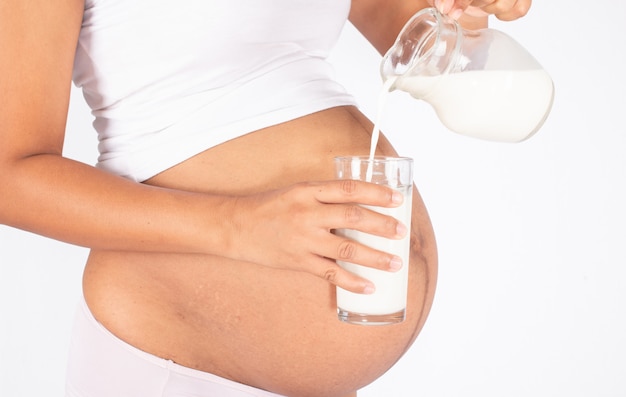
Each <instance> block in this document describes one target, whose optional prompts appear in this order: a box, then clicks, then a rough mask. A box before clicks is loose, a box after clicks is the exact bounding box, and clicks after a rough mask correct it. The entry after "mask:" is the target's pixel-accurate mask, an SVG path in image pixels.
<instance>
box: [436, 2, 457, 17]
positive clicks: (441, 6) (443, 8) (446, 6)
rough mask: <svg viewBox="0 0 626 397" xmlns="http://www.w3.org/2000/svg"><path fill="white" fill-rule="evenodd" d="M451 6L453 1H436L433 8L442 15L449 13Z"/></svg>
mask: <svg viewBox="0 0 626 397" xmlns="http://www.w3.org/2000/svg"><path fill="white" fill-rule="evenodd" d="M452 5H454V2H453V1H446V0H436V1H435V7H436V8H437V10H439V12H440V13H442V14H447V13H449V12H450V10H451V9H452Z"/></svg>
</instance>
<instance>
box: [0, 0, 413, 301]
mask: <svg viewBox="0 0 626 397" xmlns="http://www.w3.org/2000/svg"><path fill="white" fill-rule="evenodd" d="M83 6H84V5H83V2H82V0H59V1H49V0H3V1H2V2H0V71H1V72H0V95H1V97H0V142H1V144H0V223H2V224H7V225H10V226H14V227H17V228H20V229H23V230H28V231H31V232H34V233H37V234H40V235H44V236H48V237H51V238H54V239H57V240H62V241H66V242H69V243H72V244H77V245H82V246H86V247H90V248H97V249H103V250H129V251H154V252H177V253H204V254H213V255H220V256H227V257H230V258H233V259H239V260H246V261H252V262H256V263H259V264H262V265H267V266H274V267H281V268H289V269H294V270H299V271H306V272H309V273H312V274H315V275H317V276H320V277H324V278H326V279H327V280H329V281H330V282H332V283H334V284H337V285H340V286H342V287H343V288H346V289H348V290H351V291H355V292H363V291H364V290H365V289H366V288H367V287H370V286H371V283H369V282H367V281H366V280H363V279H361V278H359V277H357V276H355V275H353V274H351V273H348V272H346V271H345V270H343V269H341V268H340V267H339V266H337V264H336V263H335V261H334V259H343V260H350V261H351V262H354V263H359V264H362V265H366V266H371V267H376V268H380V269H385V270H388V269H390V268H391V262H392V259H395V258H394V257H393V256H392V255H389V254H386V253H382V252H379V251H375V250H372V249H370V248H367V247H365V246H362V245H359V244H357V243H355V242H351V241H347V240H345V239H343V238H340V237H338V236H335V235H334V234H332V233H331V232H330V230H331V229H335V228H353V229H358V230H361V231H363V232H367V233H373V234H378V235H381V236H384V237H389V238H398V237H400V235H402V234H403V229H402V227H399V225H398V223H397V221H396V220H394V219H393V218H391V217H386V216H383V215H381V214H378V213H375V212H373V211H368V210H366V209H364V208H362V207H359V206H356V205H355V204H354V203H361V204H369V205H375V206H396V205H398V204H399V203H398V196H397V195H396V194H394V193H393V191H392V190H391V189H387V188H384V187H382V186H378V185H373V184H365V183H357V182H345V181H330V182H320V183H303V184H299V185H295V186H291V187H289V188H285V189H282V190H280V191H273V192H266V193H263V194H257V195H253V196H243V197H227V196H218V195H208V194H201V193H192V192H184V191H180V190H172V189H164V188H159V187H153V186H147V185H144V184H140V183H135V182H131V181H129V180H126V179H123V178H121V177H118V176H115V175H110V174H108V173H105V172H104V171H101V170H98V169H96V168H94V167H91V166H88V165H85V164H82V163H79V162H76V161H73V160H70V159H67V158H64V157H63V156H62V150H63V139H64V134H65V124H66V118H67V110H68V104H69V97H70V88H71V75H72V67H73V60H74V52H75V49H76V45H77V40H78V35H79V32H80V26H81V21H82V13H83ZM400 200H401V196H400ZM265 225H269V226H268V227H265ZM284 231H289V232H290V234H291V235H292V236H297V238H292V239H291V241H290V244H284V243H281V239H280V238H279V237H278V236H276V234H277V233H284Z"/></svg>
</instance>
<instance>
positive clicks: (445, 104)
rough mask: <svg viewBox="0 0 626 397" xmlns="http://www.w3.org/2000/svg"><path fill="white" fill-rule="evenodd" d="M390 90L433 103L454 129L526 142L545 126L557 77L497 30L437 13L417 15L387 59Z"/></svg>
mask: <svg viewBox="0 0 626 397" xmlns="http://www.w3.org/2000/svg"><path fill="white" fill-rule="evenodd" d="M381 75H382V77H383V79H384V80H385V82H386V83H387V84H386V86H387V87H389V91H393V90H395V89H397V90H401V91H405V92H408V93H409V94H410V95H411V96H413V97H415V98H417V99H421V100H424V101H426V102H428V103H429V104H430V105H432V106H433V108H434V109H435V111H436V113H437V116H438V117H439V119H440V120H441V121H442V123H443V124H444V125H445V126H446V127H447V128H449V129H450V130H452V131H455V132H457V133H460V134H464V135H467V136H472V137H475V138H481V139H486V140H492V141H500V142H519V141H523V140H525V139H527V138H529V137H530V136H532V135H533V134H534V133H535V132H536V131H537V130H539V128H540V127H541V126H542V125H543V123H544V121H545V120H546V118H547V116H548V114H549V113H550V109H551V107H552V101H553V98H554V85H553V83H552V79H551V78H550V75H549V74H548V73H547V72H546V71H545V70H544V69H543V68H542V67H541V65H540V64H539V62H537V60H536V59H535V58H533V56H532V55H530V53H529V52H528V51H526V49H524V48H523V47H522V46H521V45H520V44H519V43H517V42H516V41H515V40H513V39H512V38H511V37H510V36H508V35H506V34H505V33H503V32H500V31H498V30H494V29H481V30H475V31H473V30H464V29H463V28H462V27H461V26H460V25H459V23H458V22H457V21H456V20H454V19H452V18H450V17H448V16H445V15H443V14H441V13H439V11H437V10H436V9H435V8H427V9H424V10H422V11H420V12H418V13H417V14H415V15H414V16H413V17H412V18H411V19H410V20H409V21H408V22H407V23H406V25H405V26H404V28H403V29H402V31H401V32H400V34H399V35H398V38H397V39H396V42H395V44H394V45H393V46H392V47H391V48H390V49H389V51H388V52H387V54H385V56H384V58H383V60H382V62H381Z"/></svg>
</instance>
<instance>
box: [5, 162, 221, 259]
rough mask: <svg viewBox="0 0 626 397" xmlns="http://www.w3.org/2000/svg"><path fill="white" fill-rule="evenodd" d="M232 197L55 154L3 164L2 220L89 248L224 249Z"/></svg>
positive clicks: (178, 250)
mask: <svg viewBox="0 0 626 397" xmlns="http://www.w3.org/2000/svg"><path fill="white" fill-rule="evenodd" d="M226 201H227V200H226V198H225V197H220V196H209V195H203V194H198V193H187V192H183V191H177V190H169V189H163V188H157V187H152V186H147V185H143V184H139V183H135V182H131V181H128V180H125V179H123V178H121V177H117V176H114V175H110V174H108V173H106V172H104V171H102V170H99V169H96V168H94V167H91V166H88V165H86V164H82V163H79V162H76V161H73V160H69V159H66V158H63V157H61V156H59V155H56V154H39V155H34V156H29V157H25V158H22V159H19V160H14V161H12V162H10V163H8V162H7V163H5V164H2V165H1V166H0V223H3V224H7V225H9V226H13V227H17V228H20V229H24V230H27V231H31V232H33V233H37V234H41V235H44V236H47V237H51V238H54V239H57V240H61V241H65V242H68V243H71V244H76V245H81V246H85V247H90V248H98V249H106V250H132V251H161V252H163V251H167V252H190V253H191V252H196V253H218V252H219V251H220V247H223V245H224V244H225V241H223V240H224V237H223V236H224V235H223V233H219V232H218V231H219V230H220V229H221V228H223V222H224V219H221V218H222V213H221V212H220V208H222V205H223V204H225V203H226Z"/></svg>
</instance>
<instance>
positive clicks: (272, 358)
mask: <svg viewBox="0 0 626 397" xmlns="http://www.w3.org/2000/svg"><path fill="white" fill-rule="evenodd" d="M469 3H470V2H469V1H465V2H460V1H457V2H456V3H455V2H453V1H451V0H450V1H448V2H447V3H444V2H441V3H438V4H437V6H439V7H440V8H441V9H442V10H443V11H444V12H448V13H450V15H453V16H455V17H457V18H460V19H461V20H462V21H463V23H465V24H468V25H474V26H481V25H482V24H485V23H486V15H487V14H489V13H491V14H496V15H497V16H498V17H500V18H501V19H515V18H517V17H519V16H522V15H523V14H524V13H525V12H526V10H527V8H528V6H529V5H530V0H517V1H515V0H483V1H475V2H473V3H472V4H469ZM428 5H429V4H428V2H427V1H425V0H396V1H393V0H388V1H380V0H354V1H352V2H351V1H349V0H275V1H263V0H229V1H213V0H186V1H171V0H60V1H54V2H53V1H49V0H3V1H2V2H1V3H0V71H1V73H0V95H1V100H0V142H1V145H0V222H1V223H3V224H8V225H11V226H14V227H17V228H21V229H24V230H28V231H31V232H35V233H38V234H41V235H45V236H49V237H52V238H55V239H58V240H61V241H66V242H70V243H73V244H78V245H82V246H85V247H89V248H90V249H91V254H90V256H89V259H88V262H87V264H86V267H85V271H84V282H83V291H84V302H82V304H81V305H80V308H79V310H78V312H77V317H76V325H75V331H74V335H73V337H72V346H71V352H70V358H69V364H68V371H67V392H66V393H67V394H66V395H67V396H77V397H83V396H89V397H104V396H110V397H138V396H141V397H153V396H154V397H156V396H198V397H200V396H220V397H228V396H232V397H237V396H276V395H284V396H302V397H304V396H329V397H343V396H355V395H356V391H357V390H358V389H359V388H361V387H363V386H365V385H367V384H368V383H370V382H372V381H373V380H375V379H376V378H377V377H379V376H380V375H381V374H382V373H384V372H385V371H386V370H388V369H389V368H390V367H391V366H392V365H393V364H394V363H395V362H396V361H397V360H398V359H399V358H400V357H401V356H402V354H403V353H404V352H405V351H406V350H407V349H408V348H409V346H410V345H411V343H412V342H413V340H414V339H415V338H416V336H417V334H418V332H419V330H420V329H421V327H422V326H423V324H424V321H425V320H426V316H427V314H428V311H429V308H430V306H431V303H432V299H433V294H434V289H435V281H436V270H437V269H436V267H437V260H436V248H435V241H434V237H433V232H432V229H431V225H430V223H429V219H428V215H427V213H426V210H425V208H424V204H423V203H422V201H421V199H420V196H419V194H418V193H417V191H416V192H415V194H414V195H413V197H414V198H413V214H414V216H413V221H412V225H411V233H412V235H411V241H412V244H411V248H412V254H411V260H410V281H409V282H410V286H409V304H408V309H407V319H406V321H405V322H403V323H401V324H399V325H394V326H383V327H362V326H355V325H349V324H345V323H342V322H340V321H338V320H337V316H336V311H335V310H336V304H335V294H334V288H335V285H338V286H340V287H343V288H345V289H347V290H350V291H353V292H357V293H370V292H371V291H372V289H373V288H375V286H374V285H372V284H371V283H370V282H369V281H368V280H364V279H361V278H359V277H357V276H355V275H353V274H351V273H348V272H346V271H344V270H342V269H341V268H339V267H338V266H337V265H336V263H335V260H337V259H347V260H350V261H351V262H354V263H358V264H361V265H364V266H369V267H374V268H378V269H383V270H388V271H392V268H393V267H394V266H393V265H395V263H396V262H397V258H394V257H393V256H391V255H389V254H388V253H385V252H379V251H376V250H373V249H370V248H368V247H366V246H362V245H359V244H356V243H355V242H353V241H349V240H345V239H342V238H340V237H339V236H336V235H335V234H333V233H332V230H333V229H336V228H352V229H357V230H361V231H364V232H367V233H373V234H377V235H380V236H383V237H388V238H399V237H401V236H403V235H404V234H405V233H406V225H402V224H400V223H398V222H397V221H396V220H394V219H392V218H389V217H386V216H383V215H379V214H376V213H373V212H370V211H367V210H365V209H363V208H362V207H359V206H357V205H358V204H366V205H376V206H389V207H391V206H396V205H399V202H400V201H401V199H402V198H401V197H397V196H396V195H394V194H393V193H392V192H391V191H390V190H387V189H386V188H383V187H380V186H375V185H371V184H367V183H356V182H355V183H345V182H344V183H342V182H339V181H333V180H332V179H333V168H332V167H333V165H332V164H333V162H332V159H333V157H335V156H338V155H363V154H367V153H368V152H369V144H370V134H371V130H372V123H371V122H370V121H369V120H368V119H367V118H365V117H364V116H363V115H362V114H361V113H360V112H359V111H358V110H357V109H356V107H355V106H354V102H353V99H352V97H350V96H349V95H348V94H347V93H346V92H345V91H344V90H343V88H342V87H341V86H340V85H339V84H337V83H336V82H335V81H333V79H332V77H331V76H332V71H331V70H330V67H329V65H328V63H327V62H326V60H325V58H326V56H327V55H328V53H329V50H330V49H331V47H332V46H333V44H334V43H335V41H336V40H337V38H338V36H339V34H340V32H341V30H342V27H343V25H344V23H345V22H346V20H348V19H350V20H351V22H352V23H354V24H355V26H356V27H357V28H358V29H359V30H360V31H361V32H362V33H363V34H364V35H365V36H366V37H367V38H368V39H369V40H370V41H371V42H372V44H373V45H374V46H375V47H376V48H377V49H378V50H379V51H380V52H384V51H386V49H387V48H388V47H389V46H390V45H391V44H392V42H393V40H394V39H395V37H396V35H397V33H398V32H399V30H400V28H401V27H402V25H403V24H404V22H405V21H406V20H408V18H409V17H410V16H411V15H413V14H414V13H415V12H417V11H418V10H420V9H422V8H424V7H427V6H428ZM468 6H470V8H467V7H468ZM464 11H468V12H467V13H464ZM72 80H73V82H74V84H76V85H77V86H78V87H81V88H82V90H83V93H84V96H85V99H86V101H87V103H88V104H89V106H90V107H91V109H92V113H93V116H94V127H95V129H96V130H97V133H98V138H99V151H100V156H99V158H98V163H97V165H96V166H95V167H92V166H88V165H85V164H81V163H78V162H75V161H72V160H70V159H67V158H64V157H63V156H62V149H63V140H64V131H65V123H66V117H67V108H68V103H69V96H70V82H71V81H72ZM377 150H378V153H379V154H381V155H389V156H393V155H396V152H395V151H394V149H393V148H392V147H391V145H390V144H389V142H387V141H386V140H385V139H384V138H383V139H381V141H380V143H379V146H378V149H377ZM408 265H409V264H408V263H405V264H403V266H408Z"/></svg>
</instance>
